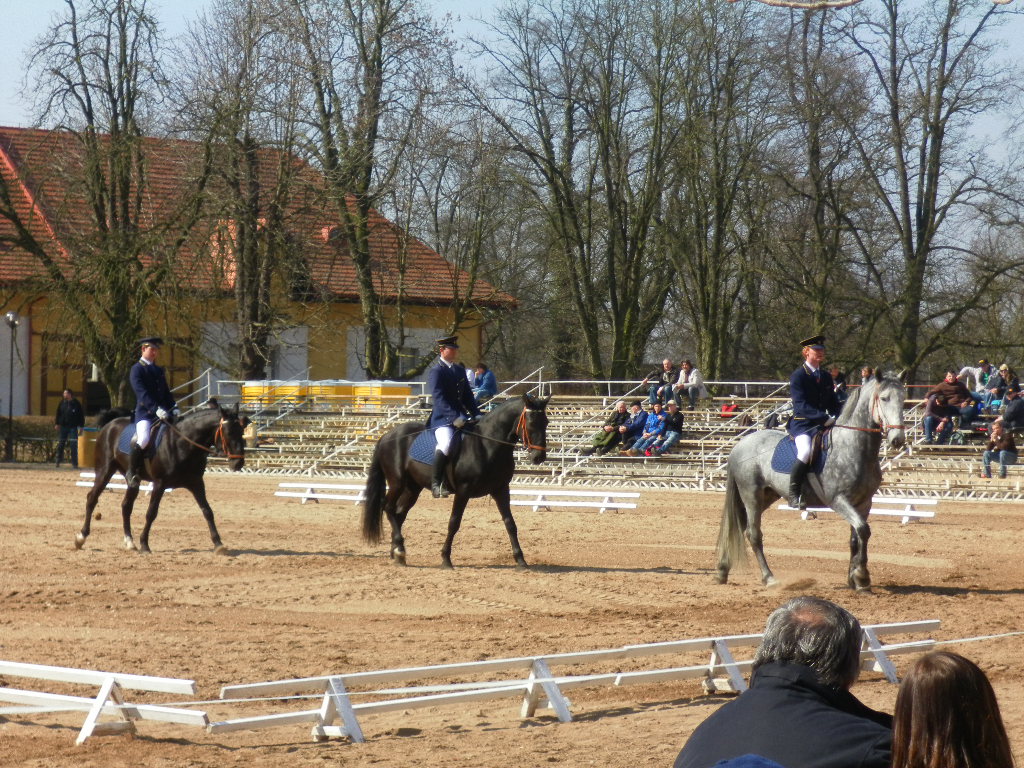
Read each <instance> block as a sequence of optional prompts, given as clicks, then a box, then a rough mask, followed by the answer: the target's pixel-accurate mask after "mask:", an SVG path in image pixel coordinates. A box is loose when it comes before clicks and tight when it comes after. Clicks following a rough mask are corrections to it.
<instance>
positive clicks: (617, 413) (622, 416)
mask: <svg viewBox="0 0 1024 768" xmlns="http://www.w3.org/2000/svg"><path fill="white" fill-rule="evenodd" d="M628 418H629V411H627V410H626V401H625V400H619V401H618V402H616V403H615V408H614V409H613V410H612V413H611V415H610V416H609V417H608V418H607V419H605V421H604V424H603V425H602V426H601V429H600V431H599V432H598V433H597V434H596V435H594V439H593V440H592V441H591V444H590V445H588V446H587V447H586V448H581V449H580V453H582V454H583V455H584V456H589V455H590V454H592V453H595V452H596V453H597V455H598V456H603V455H604V454H606V453H608V451H610V450H611V449H612V448H614V447H615V446H616V445H618V444H619V440H621V439H622V433H621V432H619V427H621V426H622V425H623V424H625V423H626V419H628Z"/></svg>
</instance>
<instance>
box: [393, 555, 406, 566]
mask: <svg viewBox="0 0 1024 768" xmlns="http://www.w3.org/2000/svg"><path fill="white" fill-rule="evenodd" d="M391 559H392V560H394V561H395V565H400V566H402V567H403V568H404V567H405V564H406V563H405V555H404V554H401V555H392V556H391Z"/></svg>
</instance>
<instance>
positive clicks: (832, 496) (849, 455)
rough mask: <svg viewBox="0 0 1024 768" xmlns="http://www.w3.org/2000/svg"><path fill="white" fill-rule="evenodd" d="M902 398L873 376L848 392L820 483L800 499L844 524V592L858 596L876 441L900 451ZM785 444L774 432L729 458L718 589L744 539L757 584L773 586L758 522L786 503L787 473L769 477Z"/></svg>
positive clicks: (865, 579) (865, 585)
mask: <svg viewBox="0 0 1024 768" xmlns="http://www.w3.org/2000/svg"><path fill="white" fill-rule="evenodd" d="M905 396H906V391H905V390H904V388H903V384H902V382H901V381H899V379H896V378H893V377H885V378H883V377H882V376H881V374H877V375H876V376H875V378H873V379H870V380H868V381H867V382H866V383H865V384H863V385H862V386H861V387H860V388H858V389H855V390H854V391H853V393H852V394H851V395H850V398H849V399H848V400H847V401H846V404H845V405H844V406H843V411H842V413H841V414H840V415H839V418H838V419H837V420H836V424H835V426H834V427H833V429H832V433H831V439H832V444H831V447H830V448H829V452H828V456H827V457H826V460H825V466H824V468H823V469H822V472H821V474H820V475H818V474H815V473H813V472H812V473H811V474H810V475H808V478H807V483H806V484H805V486H804V499H805V501H807V504H808V506H826V507H832V509H834V510H835V511H836V512H838V513H839V514H840V515H842V516H843V517H844V518H845V519H846V520H847V522H849V523H850V571H849V576H848V580H847V582H848V584H849V585H850V586H851V587H853V588H855V589H858V590H868V589H870V588H871V576H870V574H869V573H868V538H870V536H871V529H870V528H869V527H868V512H870V510H871V498H872V496H874V495H875V491H877V490H878V486H879V484H880V483H881V482H882V468H881V466H880V465H879V462H878V449H879V448H880V447H881V444H882V437H883V436H884V437H886V438H887V439H888V441H889V444H890V445H892V446H893V447H895V448H899V447H900V446H901V445H903V441H904V430H903V401H904V398H905ZM788 439H789V436H788V435H787V434H785V433H783V432H779V431H777V430H762V431H760V432H755V433H753V434H751V435H747V436H746V437H744V438H743V439H742V440H740V441H739V443H737V444H736V447H735V448H733V449H732V452H731V453H730V454H729V462H728V466H729V479H728V482H727V485H726V492H725V508H724V509H723V510H722V523H721V527H720V528H719V531H718V576H717V581H718V583H719V584H724V583H725V582H726V580H727V579H728V578H729V570H730V569H731V568H732V566H733V565H734V564H737V563H742V562H743V560H744V558H745V547H744V543H743V535H744V533H745V534H746V537H747V539H748V540H749V541H750V546H751V547H752V548H753V550H754V556H755V557H756V558H757V562H758V565H760V566H761V580H762V581H763V582H764V583H765V584H771V583H773V582H774V581H775V577H774V576H773V575H772V572H771V570H770V569H769V568H768V562H767V561H766V560H765V557H764V547H763V540H762V536H761V514H762V513H763V512H764V510H765V509H767V508H768V507H769V506H771V505H772V504H773V503H774V502H775V500H776V499H779V498H785V497H786V491H787V489H788V487H789V473H788V472H787V473H782V472H776V471H775V470H773V469H772V466H771V465H772V454H773V453H774V451H775V446H776V445H778V443H779V441H781V440H788Z"/></svg>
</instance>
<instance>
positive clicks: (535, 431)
mask: <svg viewBox="0 0 1024 768" xmlns="http://www.w3.org/2000/svg"><path fill="white" fill-rule="evenodd" d="M550 399H551V398H550V397H533V396H532V395H529V394H524V395H523V413H522V415H521V416H520V417H519V420H518V421H517V422H516V431H515V436H516V437H519V438H520V439H522V441H523V445H524V446H526V450H527V452H528V453H529V456H530V461H532V462H533V463H534V464H540V463H541V462H542V461H544V459H546V458H547V457H548V415H547V413H546V411H545V409H546V408H547V407H548V400H550Z"/></svg>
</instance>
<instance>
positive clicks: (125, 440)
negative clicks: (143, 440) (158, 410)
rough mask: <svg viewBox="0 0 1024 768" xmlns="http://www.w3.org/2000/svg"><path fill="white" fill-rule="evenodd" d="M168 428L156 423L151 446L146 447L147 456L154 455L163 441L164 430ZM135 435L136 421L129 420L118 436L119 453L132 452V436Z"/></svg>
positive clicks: (150, 442)
mask: <svg viewBox="0 0 1024 768" xmlns="http://www.w3.org/2000/svg"><path fill="white" fill-rule="evenodd" d="M166 431H167V430H166V429H164V428H163V424H159V425H157V424H154V425H153V432H154V434H152V435H151V439H150V441H149V447H148V448H147V449H146V452H145V455H146V456H147V457H149V456H152V455H153V454H154V453H155V452H156V447H157V446H158V445H160V443H161V442H163V439H164V432H166ZM134 437H135V422H134V421H132V422H129V423H128V424H125V426H124V429H122V430H121V436H120V437H119V438H117V450H118V453H123V454H129V453H131V452H132V438H134Z"/></svg>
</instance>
